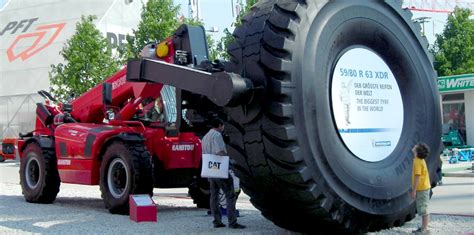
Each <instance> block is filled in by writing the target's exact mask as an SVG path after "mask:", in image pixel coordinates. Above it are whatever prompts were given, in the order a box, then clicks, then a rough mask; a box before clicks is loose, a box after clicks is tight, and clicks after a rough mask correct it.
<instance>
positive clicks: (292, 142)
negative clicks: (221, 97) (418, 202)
mask: <svg viewBox="0 0 474 235" xmlns="http://www.w3.org/2000/svg"><path fill="white" fill-rule="evenodd" d="M233 35H234V38H235V40H234V42H232V43H231V44H230V46H229V47H228V53H229V55H230V59H231V61H230V63H229V64H228V65H227V67H226V70H227V71H228V72H234V73H237V74H240V75H242V76H243V77H246V78H249V79H251V80H253V82H254V84H257V85H259V86H261V87H265V91H264V92H263V95H262V94H260V95H259V96H258V97H260V98H258V99H254V100H257V101H255V102H254V103H253V104H250V105H248V106H247V107H245V106H244V107H236V108H231V109H228V111H229V112H228V113H229V116H230V120H229V121H228V122H227V123H226V131H227V133H228V134H229V135H230V139H231V142H230V143H229V144H228V146H227V149H228V152H229V155H230V156H231V157H232V158H233V159H234V160H235V161H236V164H234V165H233V168H234V171H235V172H236V173H237V176H238V177H239V178H240V179H241V185H242V188H243V190H244V191H245V193H246V194H248V195H249V196H250V198H251V202H252V203H253V205H254V206H255V207H256V208H258V209H259V210H260V211H261V212H262V214H263V215H264V216H265V217H266V218H268V219H269V220H271V221H273V222H274V223H275V224H276V225H278V226H281V227H283V228H286V229H290V230H293V231H300V232H309V233H316V232H325V230H328V231H326V232H336V233H337V232H343V233H347V232H350V233H359V232H365V231H375V230H380V229H384V228H389V227H392V226H401V225H403V224H404V223H405V222H406V221H408V220H411V219H412V218H413V217H414V213H415V207H414V201H413V200H412V199H411V198H410V196H409V190H410V186H411V159H412V155H413V154H412V152H411V148H412V146H413V145H414V144H415V143H417V142H418V141H423V142H425V143H427V144H428V145H429V146H430V147H431V149H432V150H433V151H432V154H431V155H430V156H429V157H428V158H427V160H426V161H427V164H428V168H429V172H430V174H431V176H432V177H431V180H432V181H433V180H435V169H436V167H437V166H438V161H439V157H438V156H437V153H438V152H437V150H438V147H439V143H440V141H439V140H440V132H441V125H440V123H441V120H440V116H441V115H440V110H439V101H438V99H439V98H438V93H437V86H436V83H435V79H436V74H435V72H434V69H433V66H432V62H431V57H430V56H429V54H428V52H427V45H428V44H427V41H426V39H425V38H423V37H421V36H420V27H419V26H418V25H415V24H414V23H412V22H411V13H410V12H409V11H408V10H402V9H401V1H396V0H393V1H388V0H387V1H366V0H353V1H322V0H268V1H260V2H259V3H257V4H256V5H255V6H253V7H252V9H251V12H250V13H249V14H248V15H246V16H245V17H243V21H242V25H240V26H239V27H237V28H236V29H235V31H234V33H233ZM354 47H362V48H366V49H368V50H371V51H372V52H374V53H375V54H377V55H378V56H379V57H380V58H382V59H383V61H384V62H385V63H386V64H387V65H388V67H389V68H390V70H391V71H392V72H393V74H394V77H395V79H396V82H397V84H398V86H399V87H400V95H401V98H402V101H403V102H402V103H403V104H402V107H403V111H404V112H403V113H404V115H403V126H402V129H401V134H400V138H399V143H398V144H397V145H396V147H395V148H394V150H393V152H392V153H390V154H389V155H388V156H387V157H386V158H385V159H383V160H380V161H376V162H368V161H364V160H362V159H359V158H357V157H356V156H354V155H353V154H352V153H351V151H349V150H348V148H347V147H346V145H345V144H344V142H343V141H342V140H341V137H340V136H339V133H338V132H337V127H336V125H335V121H334V120H335V118H334V116H333V115H334V114H333V112H332V107H331V80H332V73H333V72H334V71H332V70H333V69H334V68H335V67H336V63H337V61H338V59H339V58H340V57H341V55H342V54H343V53H345V52H346V51H348V50H350V49H351V48H354ZM361 59H363V58H361ZM257 95H258V94H257ZM257 105H260V106H261V107H262V109H261V112H260V113H258V114H256V113H255V112H252V107H255V106H257Z"/></svg>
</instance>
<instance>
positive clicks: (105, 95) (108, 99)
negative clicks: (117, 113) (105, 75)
mask: <svg viewBox="0 0 474 235" xmlns="http://www.w3.org/2000/svg"><path fill="white" fill-rule="evenodd" d="M102 102H103V103H104V105H111V104H112V84H110V83H104V84H102Z"/></svg>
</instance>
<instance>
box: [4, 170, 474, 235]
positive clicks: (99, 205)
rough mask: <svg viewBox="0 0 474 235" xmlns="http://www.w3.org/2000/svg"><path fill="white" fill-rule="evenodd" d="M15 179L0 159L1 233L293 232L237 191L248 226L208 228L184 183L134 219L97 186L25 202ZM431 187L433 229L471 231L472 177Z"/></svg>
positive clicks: (159, 192) (158, 194)
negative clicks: (109, 205) (151, 219)
mask: <svg viewBox="0 0 474 235" xmlns="http://www.w3.org/2000/svg"><path fill="white" fill-rule="evenodd" d="M465 167H466V168H467V167H469V164H468V163H460V164H456V165H454V164H453V165H449V164H445V165H444V167H443V168H446V169H455V168H459V169H461V170H462V171H464V170H463V169H462V168H465ZM461 170H452V172H451V173H459V172H460V171H461ZM18 182H19V177H18V164H17V163H16V162H13V161H10V162H6V163H2V164H0V234H11V233H15V234H29V233H47V234H58V233H59V234H64V233H65V232H67V233H72V234H76V233H77V234H79V233H80V234H128V233H146V234H151V233H153V234H156V233H158V234H185V233H188V234H201V233H204V234H223V233H242V232H244V233H245V234H294V233H292V232H290V231H286V230H284V229H281V228H278V227H277V226H275V225H273V223H271V222H270V221H268V220H266V219H265V218H264V217H262V216H261V215H260V212H259V211H258V210H256V209H255V207H253V206H252V205H251V204H250V202H249V198H248V197H247V196H246V195H241V196H240V197H239V201H238V203H237V207H238V208H239V209H240V212H241V215H242V217H240V218H239V221H240V222H241V223H243V224H246V225H247V226H248V228H247V229H245V230H238V231H235V230H230V229H214V228H210V227H211V220H212V219H211V218H210V217H209V216H207V213H206V210H202V209H196V208H195V207H194V205H193V204H192V200H191V199H190V198H189V197H187V196H186V192H187V189H168V190H163V189H155V191H154V193H155V196H154V197H153V199H154V201H155V202H156V203H157V204H158V223H140V224H137V223H133V222H130V220H129V218H128V217H127V216H119V215H112V214H109V213H108V212H107V211H106V210H105V209H104V206H103V202H102V200H101V198H100V191H99V188H98V187H97V186H81V185H72V184H62V185H61V191H60V193H59V195H58V198H57V200H56V201H55V203H54V204H51V205H41V204H30V203H26V202H25V201H24V199H23V197H22V195H21V187H20V185H19V183H18ZM434 193H435V196H434V197H433V198H432V200H431V201H430V206H431V212H432V213H433V215H432V222H431V224H430V230H431V231H432V234H466V233H474V178H473V177H445V178H444V179H443V185H442V186H440V187H437V188H435V189H434ZM447 214H449V215H447ZM459 215H462V216H459ZM466 215H467V216H466ZM419 223H420V219H419V218H416V219H414V220H412V221H410V222H409V223H407V224H405V225H404V226H403V227H399V228H392V229H390V230H384V231H380V232H377V233H374V234H406V233H409V232H410V231H411V230H412V229H415V228H416V226H417V225H418V224H419Z"/></svg>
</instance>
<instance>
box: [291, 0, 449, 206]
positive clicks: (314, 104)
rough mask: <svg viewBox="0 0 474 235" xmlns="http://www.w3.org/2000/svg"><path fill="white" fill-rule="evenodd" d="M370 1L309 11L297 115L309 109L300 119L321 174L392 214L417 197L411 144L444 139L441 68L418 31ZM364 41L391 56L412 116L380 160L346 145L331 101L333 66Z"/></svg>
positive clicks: (300, 53) (347, 194) (345, 193)
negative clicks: (388, 201)
mask: <svg viewBox="0 0 474 235" xmlns="http://www.w3.org/2000/svg"><path fill="white" fill-rule="evenodd" d="M367 2H368V1H353V2H348V1H346V2H331V3H328V4H326V6H324V7H323V8H322V9H320V10H319V11H318V10H315V11H311V10H308V17H307V18H303V20H302V22H301V23H300V27H299V28H298V32H297V36H296V37H295V39H296V40H300V43H298V44H299V47H298V48H297V49H296V51H295V53H294V55H293V56H294V59H293V64H296V65H301V67H297V66H295V67H294V68H293V71H292V75H293V77H294V78H295V83H296V91H295V94H296V100H297V101H296V102H294V104H295V113H298V114H303V115H295V123H296V126H297V129H298V130H299V131H298V133H299V138H298V139H299V142H300V145H301V146H302V149H303V151H305V152H306V153H305V154H304V156H305V157H306V159H305V161H307V162H310V164H308V165H309V166H310V167H314V168H315V169H313V170H312V172H313V178H314V179H315V180H316V181H317V182H318V183H319V185H322V186H324V185H325V187H327V188H331V189H332V190H334V191H335V192H336V193H337V194H338V195H339V196H341V197H342V198H343V199H344V201H346V202H349V203H350V204H351V205H353V206H355V207H357V208H359V209H362V210H364V211H367V210H370V211H372V212H375V213H384V214H385V213H387V212H388V213H392V212H393V211H398V210H400V208H406V206H408V205H410V204H411V203H412V200H410V198H409V197H408V194H407V192H408V190H409V189H410V186H411V180H410V177H411V162H412V160H411V159H412V158H413V156H412V153H411V151H410V150H411V147H412V146H413V145H414V144H415V143H416V142H418V141H424V142H426V143H428V144H429V145H431V146H433V147H434V148H435V147H436V146H437V145H438V144H439V140H438V139H436V137H437V136H438V135H436V134H433V133H438V132H439V131H440V125H439V123H440V114H439V112H440V111H439V104H438V97H437V92H436V86H435V83H434V78H435V74H434V71H433V68H432V66H431V64H430V62H429V58H428V57H427V55H426V53H425V51H424V49H423V48H422V47H421V46H420V43H419V41H418V38H417V36H416V35H414V34H413V32H412V30H411V28H410V27H409V26H408V25H406V22H405V21H404V20H403V19H402V18H401V17H400V16H399V15H398V14H396V12H394V10H393V9H392V8H390V7H389V6H388V5H386V4H385V3H383V2H381V3H380V4H374V2H373V1H370V3H367ZM309 7H314V6H309ZM313 12H316V13H313ZM305 20H308V21H307V22H305ZM320 22H327V23H326V24H321V23H320ZM361 32H362V33H361ZM302 35H305V36H304V38H303V37H301V36H302ZM306 35H307V36H306ZM356 45H362V46H363V47H365V48H369V49H370V50H372V51H373V52H375V53H376V54H378V55H379V56H380V57H381V58H383V59H384V61H385V63H386V64H387V65H388V66H389V67H390V69H391V70H392V72H393V74H394V75H395V78H396V80H397V83H398V86H399V89H400V93H401V96H402V100H403V108H404V117H403V118H404V122H403V128H402V133H401V136H400V139H399V142H398V145H397V146H396V147H395V149H394V150H393V152H392V153H391V154H390V155H389V156H388V157H387V158H385V159H384V160H381V161H378V162H372V163H370V162H366V161H363V160H361V159H359V158H357V157H355V156H354V155H353V154H352V153H351V152H350V151H349V150H348V149H347V148H346V147H343V146H345V145H344V142H343V141H342V140H341V138H340V136H339V134H338V133H337V127H336V126H335V121H334V120H335V119H334V117H333V112H332V107H331V90H330V89H331V79H332V71H333V69H334V68H335V66H336V63H337V60H338V58H340V56H341V55H342V54H343V53H344V52H345V51H347V49H348V48H350V47H354V46H356ZM384 45H385V46H384ZM387 45H390V48H387ZM414 104H419V105H414ZM414 130H416V131H414ZM338 146H341V147H338ZM434 152H436V151H434ZM434 157H435V156H434V155H432V156H431V157H430V158H434ZM427 162H428V163H429V169H434V168H433V165H434V164H435V163H436V161H427ZM316 168H317V169H316ZM321 176H322V177H321ZM354 192H355V193H354ZM364 198H369V199H381V200H386V199H394V200H392V202H393V203H391V204H390V205H380V204H377V203H374V202H373V201H372V200H364Z"/></svg>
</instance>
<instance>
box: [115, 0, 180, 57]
mask: <svg viewBox="0 0 474 235" xmlns="http://www.w3.org/2000/svg"><path fill="white" fill-rule="evenodd" d="M179 9H180V8H179V6H175V5H174V4H173V0H148V1H147V3H146V4H144V5H143V6H142V13H141V20H140V23H139V24H138V29H137V30H133V34H134V38H127V42H128V43H127V46H126V47H125V51H123V52H122V54H123V57H124V59H125V60H126V59H128V58H136V57H138V55H139V53H140V51H141V50H142V49H143V47H144V46H145V45H146V44H148V43H150V42H158V41H162V40H163V39H166V38H167V37H169V36H170V35H172V33H173V32H174V31H175V30H176V29H177V28H178V26H179V25H180V22H179V20H178V13H179Z"/></svg>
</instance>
